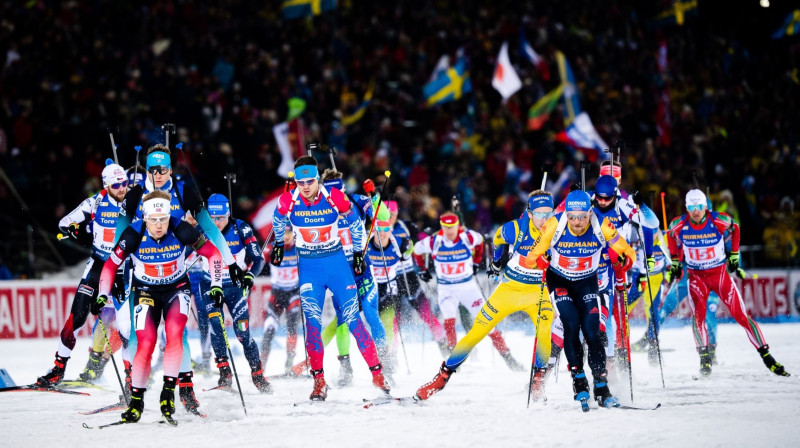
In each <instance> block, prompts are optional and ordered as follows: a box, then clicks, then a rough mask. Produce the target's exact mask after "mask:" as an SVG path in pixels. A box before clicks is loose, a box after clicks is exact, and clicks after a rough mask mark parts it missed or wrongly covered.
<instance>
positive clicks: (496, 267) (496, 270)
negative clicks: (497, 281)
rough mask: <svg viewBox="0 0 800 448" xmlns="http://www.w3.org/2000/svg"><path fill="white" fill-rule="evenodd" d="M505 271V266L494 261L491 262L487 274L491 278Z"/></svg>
mask: <svg viewBox="0 0 800 448" xmlns="http://www.w3.org/2000/svg"><path fill="white" fill-rule="evenodd" d="M502 271H503V266H502V265H500V264H495V263H494V262H491V263H489V269H487V270H486V276H487V277H489V278H493V277H497V276H499V275H500V273H501V272H502Z"/></svg>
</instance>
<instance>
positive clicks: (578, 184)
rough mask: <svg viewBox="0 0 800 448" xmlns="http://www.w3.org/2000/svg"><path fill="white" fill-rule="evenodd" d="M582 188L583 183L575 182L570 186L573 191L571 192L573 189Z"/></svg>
mask: <svg viewBox="0 0 800 448" xmlns="http://www.w3.org/2000/svg"><path fill="white" fill-rule="evenodd" d="M581 189H582V188H581V184H580V183H574V184H572V185H570V186H569V191H571V192H572V191H577V190H581Z"/></svg>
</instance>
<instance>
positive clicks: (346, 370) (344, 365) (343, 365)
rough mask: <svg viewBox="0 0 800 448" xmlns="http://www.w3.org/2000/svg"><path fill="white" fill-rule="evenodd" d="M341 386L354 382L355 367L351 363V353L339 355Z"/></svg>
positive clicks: (339, 383)
mask: <svg viewBox="0 0 800 448" xmlns="http://www.w3.org/2000/svg"><path fill="white" fill-rule="evenodd" d="M337 384H338V385H339V387H345V386H349V385H351V384H353V367H352V366H351V365H350V355H342V356H339V381H337Z"/></svg>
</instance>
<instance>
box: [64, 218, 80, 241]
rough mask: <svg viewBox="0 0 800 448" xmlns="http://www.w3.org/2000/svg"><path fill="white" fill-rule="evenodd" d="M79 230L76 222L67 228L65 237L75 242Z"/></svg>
mask: <svg viewBox="0 0 800 448" xmlns="http://www.w3.org/2000/svg"><path fill="white" fill-rule="evenodd" d="M80 229H81V226H80V224H78V223H77V222H73V223H70V224H69V226H67V235H68V236H70V237H71V238H74V239H76V240H77V239H78V237H79V236H80Z"/></svg>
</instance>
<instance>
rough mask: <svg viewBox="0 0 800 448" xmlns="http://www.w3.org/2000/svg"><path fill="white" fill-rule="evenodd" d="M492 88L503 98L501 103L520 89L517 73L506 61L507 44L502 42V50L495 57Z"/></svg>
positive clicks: (520, 83) (520, 84)
mask: <svg viewBox="0 0 800 448" xmlns="http://www.w3.org/2000/svg"><path fill="white" fill-rule="evenodd" d="M492 87H494V88H495V89H497V91H498V92H500V95H502V96H503V101H505V100H507V99H508V98H509V97H511V95H513V94H515V93H516V92H517V91H518V90H519V89H521V88H522V81H520V80H519V76H517V72H516V71H514V67H512V66H511V61H510V60H509V59H508V43H507V42H503V48H501V49H500V54H499V55H498V56H497V64H496V65H495V67H494V78H493V79H492Z"/></svg>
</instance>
